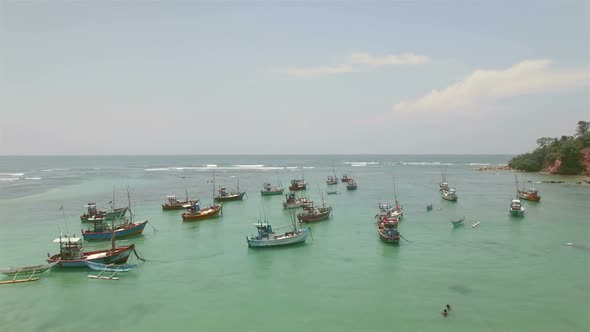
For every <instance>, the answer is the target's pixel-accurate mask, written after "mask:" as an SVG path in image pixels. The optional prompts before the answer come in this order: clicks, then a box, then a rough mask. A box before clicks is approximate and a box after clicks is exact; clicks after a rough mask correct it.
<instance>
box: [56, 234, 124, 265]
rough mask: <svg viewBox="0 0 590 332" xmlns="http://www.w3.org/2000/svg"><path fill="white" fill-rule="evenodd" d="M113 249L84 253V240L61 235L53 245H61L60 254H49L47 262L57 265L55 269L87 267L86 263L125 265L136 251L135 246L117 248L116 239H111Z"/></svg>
mask: <svg viewBox="0 0 590 332" xmlns="http://www.w3.org/2000/svg"><path fill="white" fill-rule="evenodd" d="M111 241H112V242H111V243H112V245H111V248H110V249H104V250H96V251H88V252H86V251H84V246H83V244H82V238H78V237H75V236H70V235H60V237H59V238H57V239H55V240H53V243H59V253H58V254H54V255H50V256H49V254H48V256H49V257H48V258H47V262H48V263H50V264H51V263H56V264H55V267H85V266H87V265H86V262H96V263H103V264H110V263H113V264H123V263H125V262H127V259H129V256H130V255H131V253H132V252H133V251H134V250H135V245H134V244H131V245H128V246H120V247H115V240H114V237H113V238H111Z"/></svg>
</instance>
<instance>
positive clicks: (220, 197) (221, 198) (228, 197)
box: [213, 173, 246, 202]
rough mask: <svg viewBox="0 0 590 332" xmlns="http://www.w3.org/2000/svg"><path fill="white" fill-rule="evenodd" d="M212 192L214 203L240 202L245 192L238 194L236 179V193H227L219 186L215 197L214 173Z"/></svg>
mask: <svg viewBox="0 0 590 332" xmlns="http://www.w3.org/2000/svg"><path fill="white" fill-rule="evenodd" d="M213 192H214V193H213V201H215V202H228V201H241V200H242V199H243V198H244V195H245V194H246V192H240V179H239V178H238V190H237V191H236V192H228V191H227V190H226V189H225V187H223V186H220V187H219V189H217V195H215V173H213Z"/></svg>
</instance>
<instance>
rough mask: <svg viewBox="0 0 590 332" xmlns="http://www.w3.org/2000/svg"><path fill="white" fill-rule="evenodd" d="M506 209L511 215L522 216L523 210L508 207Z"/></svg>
mask: <svg viewBox="0 0 590 332" xmlns="http://www.w3.org/2000/svg"><path fill="white" fill-rule="evenodd" d="M508 211H509V212H510V215H511V216H513V217H522V216H524V210H512V209H508Z"/></svg>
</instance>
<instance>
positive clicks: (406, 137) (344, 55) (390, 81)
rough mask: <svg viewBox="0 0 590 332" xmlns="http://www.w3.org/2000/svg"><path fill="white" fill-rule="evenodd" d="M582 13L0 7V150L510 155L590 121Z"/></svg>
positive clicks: (449, 4) (436, 7)
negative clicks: (578, 123) (583, 121)
mask: <svg viewBox="0 0 590 332" xmlns="http://www.w3.org/2000/svg"><path fill="white" fill-rule="evenodd" d="M589 4H590V2H588V1H570V0H566V1H478V0H475V1H461V0H455V1H444V0H440V1H365V2H361V1H278V2H277V1H264V0H262V1H157V2H156V1H152V2H138V1H121V2H115V1H79V2H72V1H59V0H58V1H34V0H33V1H7V0H0V41H1V43H0V155H116V154H134V155H135V154H361V153H362V154H516V153H522V152H525V151H528V150H531V149H533V148H535V145H536V144H535V141H536V139H537V138H539V137H543V136H549V137H559V136H561V135H572V134H573V133H574V131H575V127H576V124H577V122H578V121H579V120H586V121H588V120H590V5H589Z"/></svg>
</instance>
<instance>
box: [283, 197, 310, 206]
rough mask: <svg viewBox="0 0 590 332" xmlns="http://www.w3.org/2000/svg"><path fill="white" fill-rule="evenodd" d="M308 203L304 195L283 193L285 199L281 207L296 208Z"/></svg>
mask: <svg viewBox="0 0 590 332" xmlns="http://www.w3.org/2000/svg"><path fill="white" fill-rule="evenodd" d="M307 204H308V200H307V198H305V197H296V196H295V194H294V193H289V194H287V195H285V201H284V202H283V208H285V209H296V208H300V207H303V206H305V205H307Z"/></svg>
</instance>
